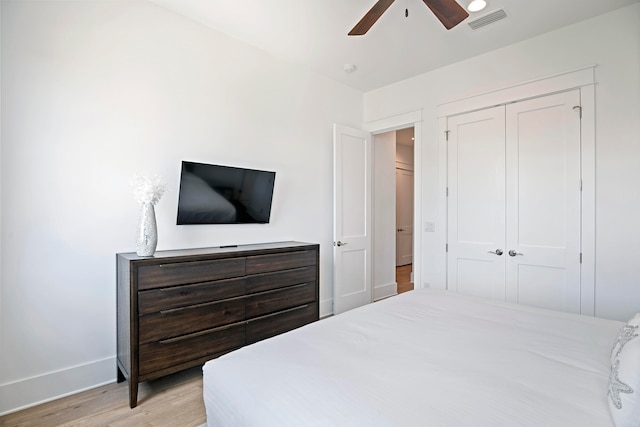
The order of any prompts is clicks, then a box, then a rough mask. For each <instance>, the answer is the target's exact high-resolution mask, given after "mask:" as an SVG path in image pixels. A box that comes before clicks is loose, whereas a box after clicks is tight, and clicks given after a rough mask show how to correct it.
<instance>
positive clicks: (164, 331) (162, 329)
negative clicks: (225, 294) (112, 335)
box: [138, 298, 245, 343]
mask: <svg viewBox="0 0 640 427" xmlns="http://www.w3.org/2000/svg"><path fill="white" fill-rule="evenodd" d="M244 318H245V315H244V299H243V298H234V299H230V300H224V301H216V302H209V303H205V304H198V305H193V306H188V307H181V308H173V309H169V310H163V311H161V312H158V313H152V314H147V315H144V316H140V320H139V326H138V327H139V331H140V337H139V339H140V343H147V342H150V341H158V340H162V339H165V338H172V337H177V336H179V335H186V334H189V333H192V332H197V331H201V330H204V329H211V328H215V327H218V326H223V325H228V324H231V323H236V322H240V321H242V320H244Z"/></svg>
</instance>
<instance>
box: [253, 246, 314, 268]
mask: <svg viewBox="0 0 640 427" xmlns="http://www.w3.org/2000/svg"><path fill="white" fill-rule="evenodd" d="M317 256H318V252H317V251H295V252H287V253H279V254H269V255H256V256H249V257H247V270H246V271H247V274H258V273H268V272H270V271H279V270H287V269H291V268H297V267H306V266H308V265H316V263H317Z"/></svg>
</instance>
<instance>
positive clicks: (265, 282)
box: [246, 266, 317, 294]
mask: <svg viewBox="0 0 640 427" xmlns="http://www.w3.org/2000/svg"><path fill="white" fill-rule="evenodd" d="M316 274H317V269H316V267H315V266H309V267H302V268H294V269H293V270H285V271H278V272H275V273H263V274H256V275H254V276H247V283H246V292H247V293H248V294H252V293H255V292H262V291H268V290H271V289H277V288H283V287H285V286H292V285H299V284H301V283H306V282H313V281H315V280H316Z"/></svg>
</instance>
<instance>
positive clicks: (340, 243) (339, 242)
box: [336, 240, 347, 246]
mask: <svg viewBox="0 0 640 427" xmlns="http://www.w3.org/2000/svg"><path fill="white" fill-rule="evenodd" d="M346 244H347V243H346V242H345V243H342V242H341V241H340V240H338V243H336V246H344V245H346Z"/></svg>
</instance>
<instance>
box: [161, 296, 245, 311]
mask: <svg viewBox="0 0 640 427" xmlns="http://www.w3.org/2000/svg"><path fill="white" fill-rule="evenodd" d="M242 298H244V297H243V296H242V297H235V298H228V299H225V300H220V301H209V302H203V303H200V304H193V305H187V306H184V307H176V308H167V309H165V310H160V314H162V315H164V314H171V313H175V312H178V311H182V310H188V309H191V308H200V307H206V306H209V305H213V304H222V303H223V302H226V301H233V300H237V299H242Z"/></svg>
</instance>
